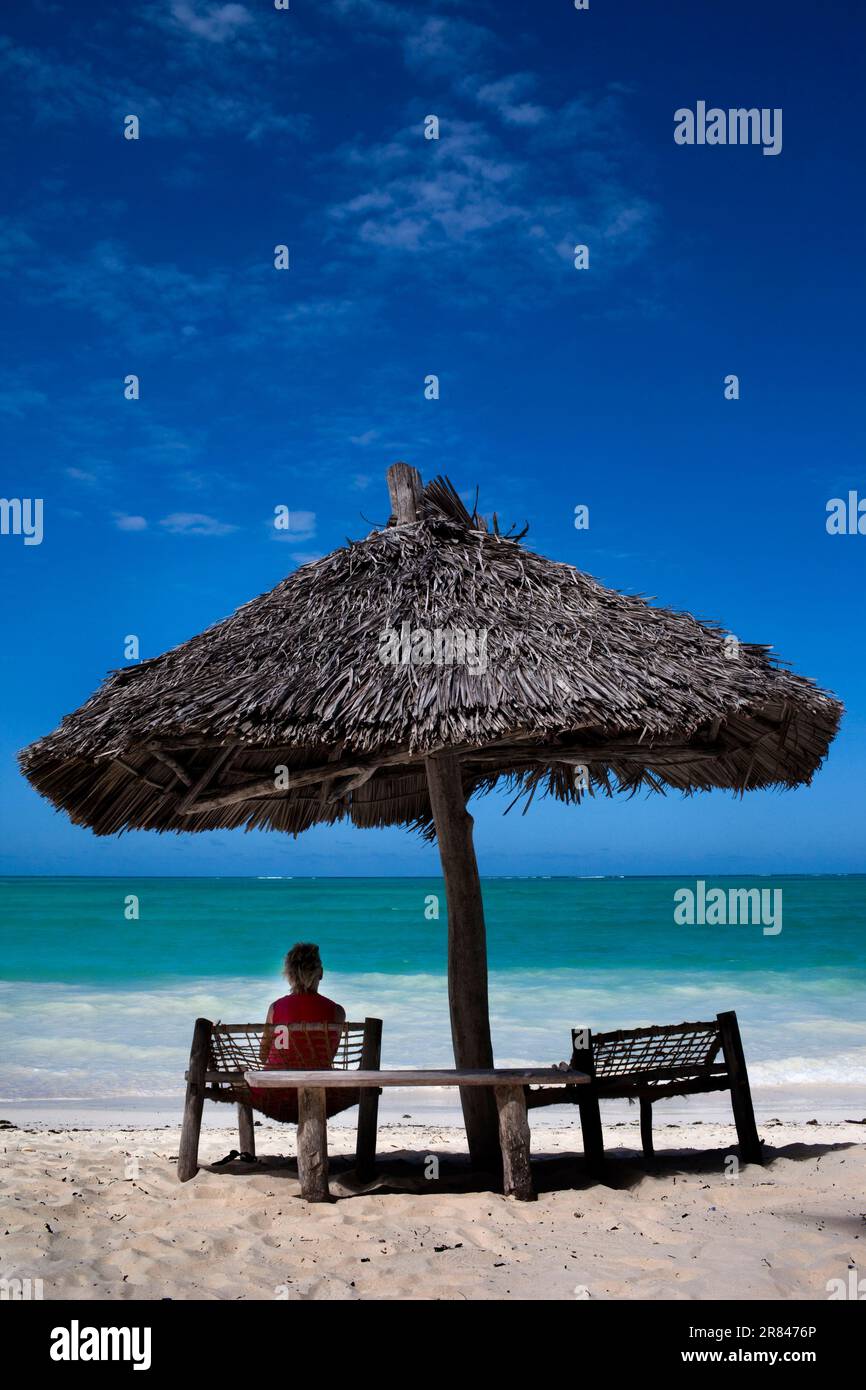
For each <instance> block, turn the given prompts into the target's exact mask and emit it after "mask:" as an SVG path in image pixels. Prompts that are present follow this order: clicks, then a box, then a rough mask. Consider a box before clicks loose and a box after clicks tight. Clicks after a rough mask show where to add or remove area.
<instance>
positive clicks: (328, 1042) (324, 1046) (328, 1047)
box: [252, 941, 357, 1124]
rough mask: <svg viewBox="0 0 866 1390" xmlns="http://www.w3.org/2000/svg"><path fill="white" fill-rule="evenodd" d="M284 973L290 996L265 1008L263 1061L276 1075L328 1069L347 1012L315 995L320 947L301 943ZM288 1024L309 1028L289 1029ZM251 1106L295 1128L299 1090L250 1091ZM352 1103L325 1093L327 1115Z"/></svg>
mask: <svg viewBox="0 0 866 1390" xmlns="http://www.w3.org/2000/svg"><path fill="white" fill-rule="evenodd" d="M285 973H286V978H287V979H288V981H289V984H290V986H291V993H290V994H284V995H283V996H282V998H281V999H275V1000H274V1002H273V1004H271V1007H270V1008H269V1009H268V1017H267V1027H266V1028H265V1030H264V1033H263V1035H262V1043H261V1048H260V1050H259V1055H260V1058H261V1061H262V1063H263V1064H264V1066H265V1067H267V1068H270V1067H274V1068H276V1069H278V1070H280V1071H325V1070H330V1068H331V1066H332V1064H333V1061H334V1057H335V1055H336V1052H337V1048H338V1047H339V1045H340V1038H341V1035H342V1025H343V1023H344V1022H345V1020H346V1011H345V1009H343V1008H342V1007H341V1005H339V1004H335V1003H334V1001H333V999H328V998H327V997H326V996H325V995H324V994H320V993H319V984H320V982H321V979H322V975H323V974H324V971H323V969H322V960H321V956H320V955H319V948H318V946H315V945H313V943H312V942H309V941H299V942H298V943H297V945H295V946H293V947H292V949H291V950H290V951H289V953H288V955H287V956H286V961H285ZM290 1024H300V1025H304V1024H308V1025H312V1026H311V1027H308V1028H304V1027H303V1026H301V1027H294V1028H291V1027H289V1025H290ZM328 1024H333V1025H334V1026H333V1027H328V1026H327V1025H328ZM252 1104H253V1105H254V1106H255V1108H256V1110H260V1111H262V1113H263V1114H265V1115H268V1116H269V1117H270V1118H271V1119H272V1120H281V1121H284V1122H288V1123H290V1124H296V1123H297V1119H298V1092H297V1088H287V1089H286V1090H285V1091H282V1090H271V1089H270V1088H268V1089H267V1090H266V1089H264V1088H263V1087H258V1086H256V1087H253V1088H252ZM353 1104H357V1096H355V1097H354V1098H352V1097H350V1096H349V1095H348V1094H347V1093H346V1092H345V1091H342V1092H341V1091H329V1092H328V1093H327V1113H328V1115H336V1114H337V1113H338V1111H340V1110H345V1109H347V1108H348V1107H349V1106H350V1105H353Z"/></svg>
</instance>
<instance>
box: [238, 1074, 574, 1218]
mask: <svg viewBox="0 0 866 1390" xmlns="http://www.w3.org/2000/svg"><path fill="white" fill-rule="evenodd" d="M244 1079H245V1080H246V1082H247V1085H249V1086H256V1087H262V1088H271V1087H273V1088H274V1089H275V1090H288V1089H297V1092H298V1175H299V1177H300V1179H301V1195H302V1196H303V1197H305V1198H306V1199H307V1201H308V1202H327V1201H329V1200H330V1195H331V1194H330V1192H329V1189H328V1126H327V1121H326V1117H325V1091H326V1090H329V1091H332V1090H339V1089H341V1088H348V1089H351V1090H357V1089H359V1088H363V1087H365V1086H371V1087H372V1086H379V1087H385V1086H404V1087H405V1086H492V1087H493V1093H494V1095H495V1097H496V1107H497V1110H498V1112H499V1142H500V1145H501V1148H502V1175H503V1190H504V1192H505V1195H506V1196H507V1197H517V1198H519V1199H520V1200H521V1201H524V1202H531V1201H532V1200H533V1199H534V1197H535V1189H534V1188H533V1185H532V1170H531V1168H530V1164H529V1121H528V1119H527V1115H526V1091H525V1087H527V1086H583V1085H586V1084H587V1083H588V1082H589V1080H590V1078H589V1076H588V1075H587V1074H586V1072H582V1071H567V1070H560V1069H558V1068H556V1067H526V1068H510V1069H509V1068H502V1067H492V1068H490V1069H487V1070H483V1071H469V1070H461V1069H459V1068H456V1069H452V1070H445V1071H277V1070H276V1069H274V1070H271V1069H270V1068H269V1069H268V1070H267V1071H248V1072H245V1073H244Z"/></svg>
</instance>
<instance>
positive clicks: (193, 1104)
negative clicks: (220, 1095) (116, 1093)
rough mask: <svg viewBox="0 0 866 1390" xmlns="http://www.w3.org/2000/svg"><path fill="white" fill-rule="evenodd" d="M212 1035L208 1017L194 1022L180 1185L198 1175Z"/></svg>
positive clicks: (180, 1151) (179, 1154) (179, 1163)
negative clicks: (199, 1143)
mask: <svg viewBox="0 0 866 1390" xmlns="http://www.w3.org/2000/svg"><path fill="white" fill-rule="evenodd" d="M212 1032H213V1024H212V1023H211V1021H210V1019H209V1018H197V1019H196V1021H195V1028H194V1029H193V1034H192V1047H191V1049H190V1054H189V1070H188V1071H187V1079H186V1099H185V1101H184V1106H183V1124H182V1126H181V1131H180V1146H179V1148H178V1151H177V1176H178V1178H179V1179H180V1181H181V1182H189V1180H190V1178H194V1177H195V1175H196V1173H197V1172H198V1138H199V1134H200V1133H201V1113H202V1110H203V1108H204V1091H205V1072H206V1071H207V1066H208V1060H209V1058H210V1039H211V1033H212Z"/></svg>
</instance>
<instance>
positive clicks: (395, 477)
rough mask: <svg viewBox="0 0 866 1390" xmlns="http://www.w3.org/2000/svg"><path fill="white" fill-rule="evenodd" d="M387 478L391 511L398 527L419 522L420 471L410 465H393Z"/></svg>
mask: <svg viewBox="0 0 866 1390" xmlns="http://www.w3.org/2000/svg"><path fill="white" fill-rule="evenodd" d="M387 478H388V492H389V494H390V497H391V510H392V511H393V513H394V516H395V517H396V518H397V525H398V526H405V525H408V524H409V523H411V522H413V521H417V520H418V503H419V502H420V500H421V474H420V473H419V472H418V469H417V468H412V467H411V466H410V465H409V464H408V463H392V465H391V467H390V468H389V469H388V473H387Z"/></svg>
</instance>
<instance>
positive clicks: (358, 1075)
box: [244, 1067, 590, 1090]
mask: <svg viewBox="0 0 866 1390" xmlns="http://www.w3.org/2000/svg"><path fill="white" fill-rule="evenodd" d="M244 1079H245V1081H246V1082H247V1085H248V1086H256V1087H262V1088H264V1089H268V1088H269V1087H274V1088H280V1089H287V1088H292V1087H295V1086H298V1087H300V1086H304V1087H311V1088H316V1087H318V1086H326V1087H327V1088H328V1090H331V1089H336V1088H339V1087H347V1088H352V1089H353V1088H355V1087H357V1086H383V1087H384V1086H584V1085H586V1084H587V1082H588V1081H589V1080H590V1078H589V1076H588V1075H587V1073H586V1072H583V1071H560V1070H559V1069H558V1068H557V1067H492V1068H486V1069H482V1070H477V1071H474V1070H472V1069H469V1068H460V1067H454V1068H451V1069H445V1070H443V1069H437V1070H429V1069H428V1070H421V1071H278V1070H276V1069H272V1068H268V1070H267V1071H247V1072H244Z"/></svg>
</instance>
